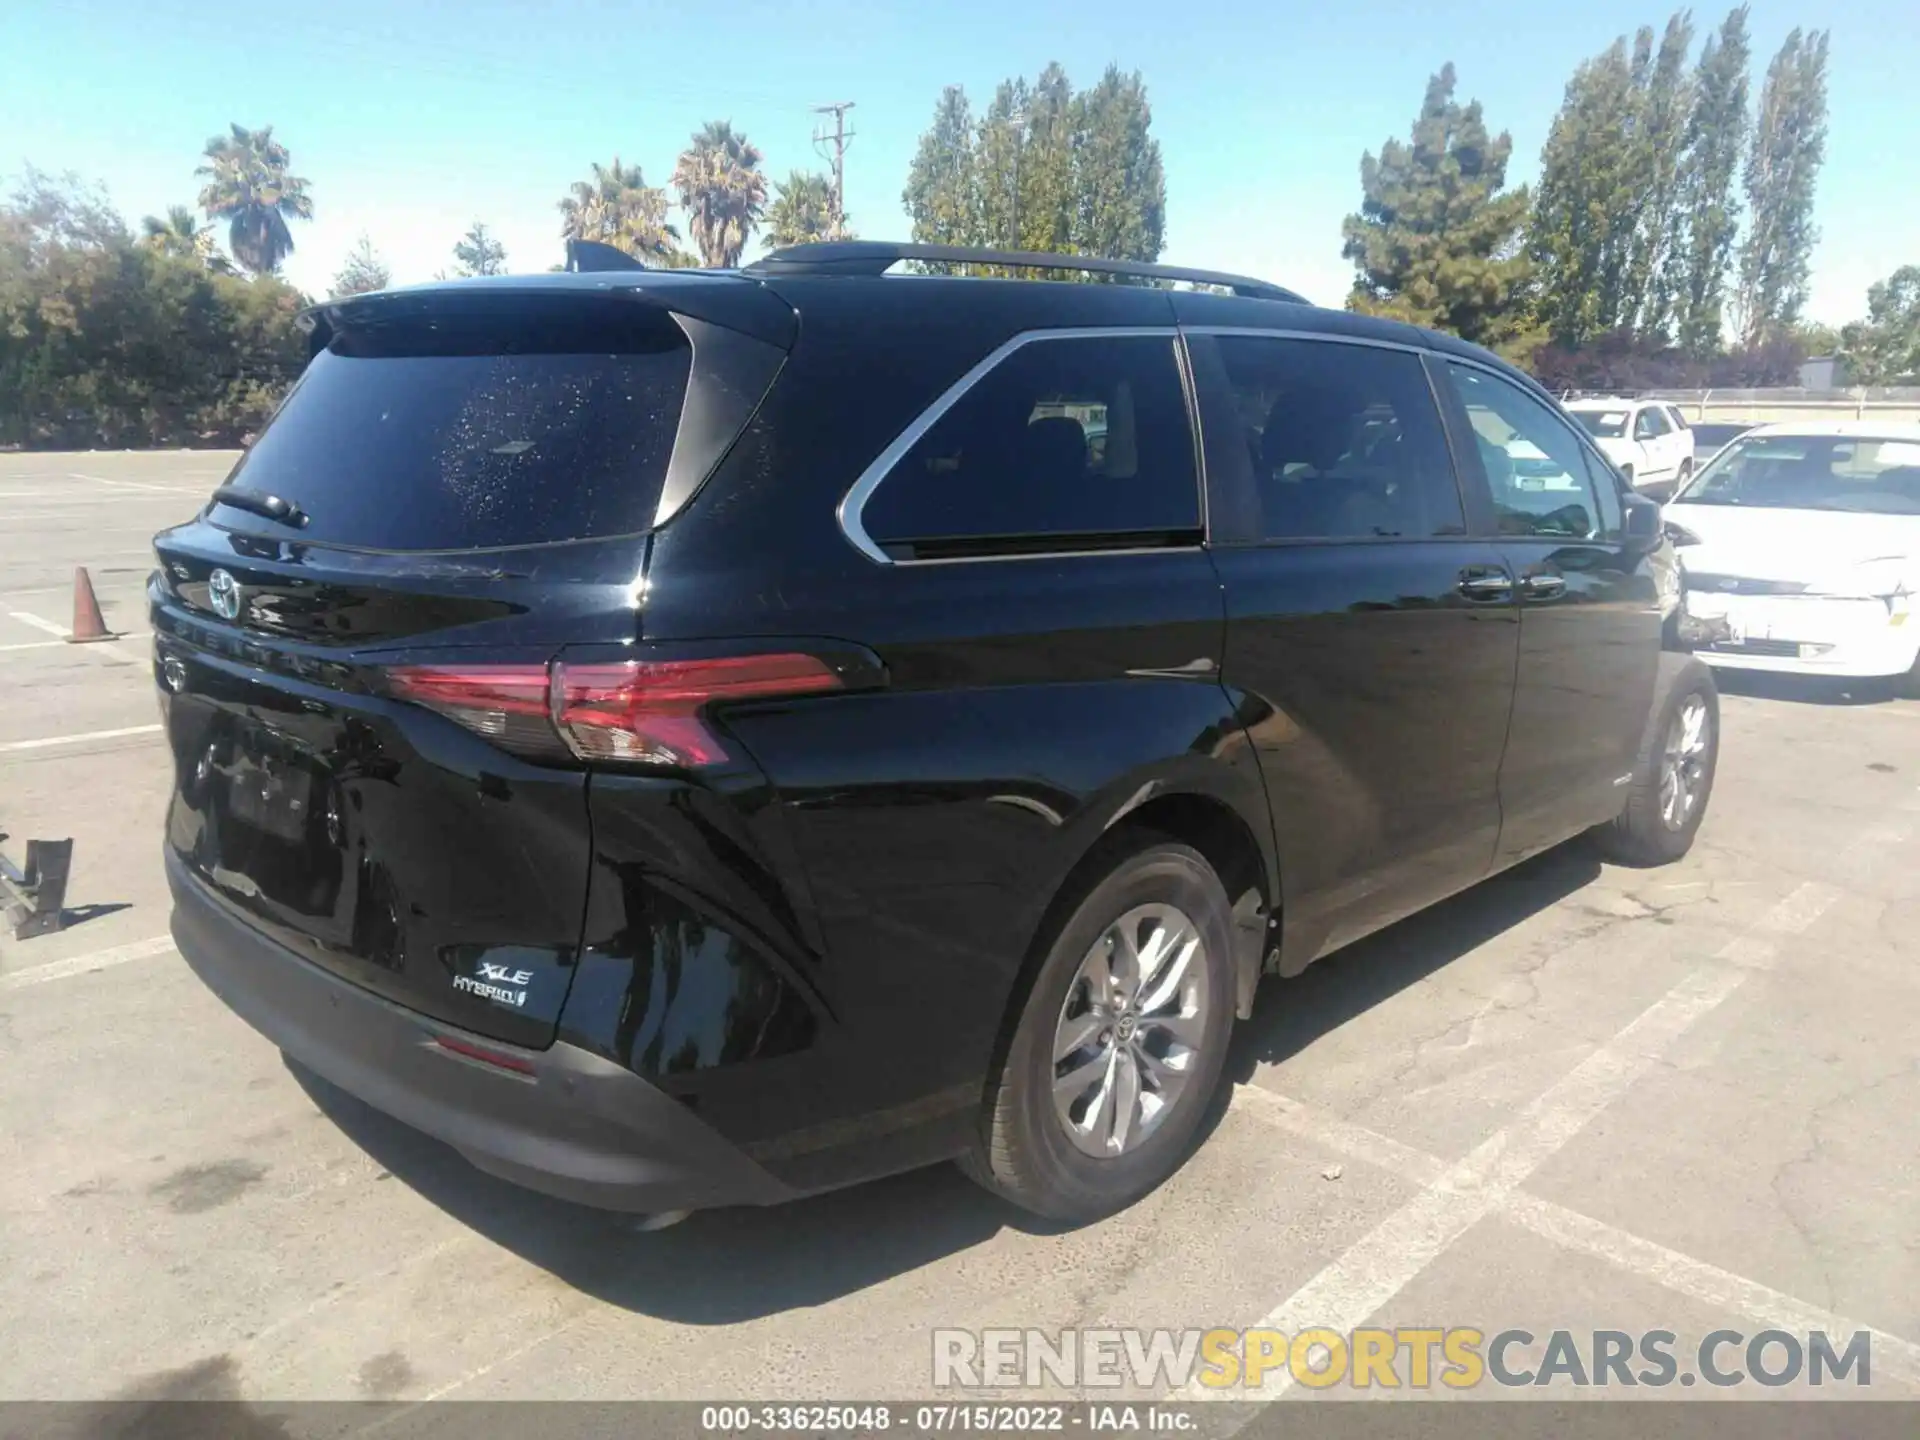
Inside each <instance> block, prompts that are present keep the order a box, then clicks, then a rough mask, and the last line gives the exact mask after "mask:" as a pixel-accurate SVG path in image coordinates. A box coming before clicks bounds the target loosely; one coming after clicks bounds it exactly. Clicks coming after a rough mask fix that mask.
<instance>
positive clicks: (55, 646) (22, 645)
mask: <svg viewBox="0 0 1920 1440" xmlns="http://www.w3.org/2000/svg"><path fill="white" fill-rule="evenodd" d="M152 634H153V632H152V631H150V630H129V631H127V632H126V633H125V634H124V635H122V636H121V637H120V638H121V639H122V640H146V639H150V638H152ZM67 643H68V642H67V641H66V640H64V639H61V640H22V641H19V642H18V643H17V644H13V645H0V655H11V654H12V653H13V652H14V651H16V650H63V649H65V648H66V646H67ZM81 648H82V649H84V648H86V647H84V646H83V647H81ZM95 648H97V649H107V648H108V647H107V646H104V645H101V646H97V647H95ZM122 658H123V659H130V658H132V657H130V656H123V657H122Z"/></svg>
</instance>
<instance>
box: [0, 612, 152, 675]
mask: <svg viewBox="0 0 1920 1440" xmlns="http://www.w3.org/2000/svg"><path fill="white" fill-rule="evenodd" d="M7 618H8V619H9V620H18V621H19V622H20V623H21V624H22V625H31V626H32V627H33V628H34V629H36V630H44V631H45V632H46V633H47V634H49V635H58V636H59V637H60V638H61V639H62V640H65V639H66V637H67V629H66V627H65V626H64V625H57V624H55V623H54V622H53V621H51V620H43V619H41V618H40V617H39V616H38V615H34V614H30V613H29V612H27V611H25V610H9V611H7ZM119 638H120V639H122V640H128V639H131V638H132V636H130V635H122V636H120V637H119ZM82 648H84V649H88V650H91V651H93V653H94V654H96V655H104V656H106V657H107V658H108V659H109V660H120V661H123V662H125V663H126V664H129V665H138V664H140V663H141V661H142V660H143V659H144V657H143V656H139V655H136V654H134V653H133V652H132V651H131V650H122V649H121V648H120V647H119V646H118V645H115V644H114V643H113V642H112V641H110V640H89V641H87V642H86V643H85V645H84V646H83V647H82Z"/></svg>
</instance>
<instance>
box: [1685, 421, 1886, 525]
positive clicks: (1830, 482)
mask: <svg viewBox="0 0 1920 1440" xmlns="http://www.w3.org/2000/svg"><path fill="white" fill-rule="evenodd" d="M1677 498H1679V499H1680V500H1684V501H1685V502H1686V503H1687V504H1689V505H1748V506H1754V507H1756V508H1760V509H1775V510H1852V511H1858V512H1861V513H1864V514H1872V515H1920V439H1893V438H1887V439H1873V438H1869V437H1866V436H1857V435H1757V436H1747V437H1743V438H1741V439H1738V440H1735V441H1734V442H1733V443H1732V444H1731V445H1729V446H1728V447H1727V448H1726V449H1725V450H1724V451H1722V452H1721V453H1720V454H1719V455H1718V456H1717V457H1715V459H1714V461H1713V463H1712V464H1711V465H1709V466H1707V468H1706V469H1704V470H1702V471H1701V472H1700V476H1699V478H1698V479H1697V480H1695V481H1694V482H1693V484H1691V485H1690V486H1688V487H1687V488H1686V490H1685V491H1683V492H1682V493H1681V494H1680V495H1679V496H1678V497H1677Z"/></svg>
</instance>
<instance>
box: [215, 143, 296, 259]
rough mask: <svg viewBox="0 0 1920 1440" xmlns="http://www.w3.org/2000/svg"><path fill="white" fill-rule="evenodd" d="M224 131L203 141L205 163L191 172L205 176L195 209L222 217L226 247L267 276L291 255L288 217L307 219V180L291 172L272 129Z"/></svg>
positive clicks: (290, 218) (291, 232)
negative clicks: (225, 229)
mask: <svg viewBox="0 0 1920 1440" xmlns="http://www.w3.org/2000/svg"><path fill="white" fill-rule="evenodd" d="M228 131H229V133H227V134H225V135H216V136H214V137H213V138H212V139H211V140H209V141H207V145H206V150H205V151H204V152H203V153H204V158H205V160H206V163H205V164H204V165H201V166H199V167H198V168H197V169H195V171H194V172H193V173H194V174H196V175H199V176H202V177H204V178H205V180H206V182H207V183H206V184H205V186H203V187H202V188H201V191H200V208H201V209H202V210H204V211H205V212H206V215H207V218H208V219H209V220H225V221H227V222H228V223H227V248H228V249H229V250H231V251H232V252H233V258H234V259H236V260H238V261H239V262H240V263H241V264H242V265H243V266H245V267H246V268H247V269H248V270H250V271H252V272H253V273H254V274H255V275H268V274H271V273H273V272H274V271H276V270H278V269H279V268H280V262H281V261H282V260H284V259H286V257H287V256H289V255H291V254H292V253H293V231H292V230H291V229H290V228H289V227H288V224H287V222H288V221H289V220H311V219H312V218H313V199H312V197H311V196H310V195H309V194H308V193H307V182H306V181H305V180H304V179H302V178H301V177H300V176H298V175H294V174H292V173H290V170H289V167H290V166H291V165H292V163H293V160H292V157H291V156H290V155H289V154H288V152H287V147H286V146H284V145H282V144H281V143H280V142H279V141H278V140H275V139H274V138H273V127H272V126H271V125H263V126H261V127H260V128H259V129H258V130H249V129H247V128H246V127H244V126H241V125H230V126H228Z"/></svg>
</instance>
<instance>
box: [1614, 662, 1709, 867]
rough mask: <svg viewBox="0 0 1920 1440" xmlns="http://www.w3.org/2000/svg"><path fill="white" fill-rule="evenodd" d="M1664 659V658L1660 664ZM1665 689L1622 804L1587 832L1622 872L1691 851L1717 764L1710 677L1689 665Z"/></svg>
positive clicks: (1680, 664)
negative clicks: (1624, 867)
mask: <svg viewBox="0 0 1920 1440" xmlns="http://www.w3.org/2000/svg"><path fill="white" fill-rule="evenodd" d="M1663 658H1664V657H1663ZM1673 662H1674V663H1675V664H1676V665H1677V666H1678V667H1679V668H1678V671H1677V674H1676V675H1675V676H1674V677H1673V678H1672V679H1671V680H1670V681H1669V682H1668V683H1667V685H1666V687H1665V690H1664V692H1663V694H1662V695H1661V698H1660V702H1659V704H1658V705H1657V706H1656V707H1655V710H1654V715H1653V723H1652V724H1650V725H1648V727H1647V731H1646V735H1645V737H1644V738H1643V739H1642V740H1641V742H1640V754H1639V757H1638V760H1637V762H1636V764H1635V766H1634V771H1633V782H1632V784H1631V786H1630V787H1629V789H1628V791H1627V803H1626V804H1625V805H1624V806H1623V807H1622V808H1621V811H1620V814H1619V816H1618V818H1616V819H1615V820H1613V821H1612V822H1611V823H1610V824H1606V825H1602V826H1600V827H1598V828H1597V829H1596V830H1594V831H1593V836H1594V839H1595V841H1596V842H1597V843H1598V845H1599V847H1600V851H1601V853H1602V854H1603V855H1605V856H1606V857H1607V859H1609V860H1612V861H1615V862H1616V863H1618V864H1622V865H1639V866H1652V865H1670V864H1672V863H1673V862H1674V861H1675V860H1678V859H1680V858H1681V857H1682V856H1683V855H1685V854H1686V853H1687V851H1689V850H1691V849H1692V848H1693V837H1694V836H1695V835H1697V834H1698V833H1699V830H1700V822H1701V821H1702V820H1703V819H1704V818H1705V817H1706V813H1707V801H1708V799H1709V798H1710V797H1711V795H1712V794H1713V777H1714V772H1715V770H1716V769H1717V768H1718V766H1719V761H1720V692H1719V691H1718V690H1717V689H1716V688H1715V686H1714V683H1713V672H1712V671H1710V670H1709V669H1707V667H1706V666H1705V665H1704V664H1703V663H1701V662H1700V661H1698V660H1694V659H1692V658H1690V657H1673Z"/></svg>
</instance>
